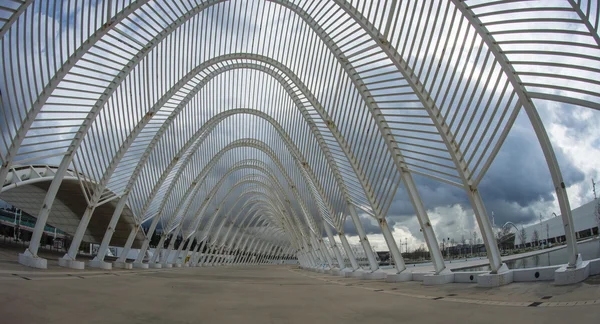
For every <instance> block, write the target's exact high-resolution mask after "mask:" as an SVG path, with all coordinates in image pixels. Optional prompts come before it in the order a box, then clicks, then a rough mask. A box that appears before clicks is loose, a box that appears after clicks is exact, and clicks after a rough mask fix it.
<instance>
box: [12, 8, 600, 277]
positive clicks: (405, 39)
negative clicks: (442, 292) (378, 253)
mask: <svg viewBox="0 0 600 324" xmlns="http://www.w3.org/2000/svg"><path fill="white" fill-rule="evenodd" d="M567 4H568V6H567ZM507 6H516V7H515V8H510V9H506V8H501V7H498V6H497V4H496V3H494V2H489V3H486V2H480V3H476V4H473V5H471V4H470V2H468V1H467V2H465V1H451V2H447V3H444V2H435V1H426V2H423V3H420V4H404V5H401V4H398V3H397V2H396V1H390V2H387V1H384V2H381V1H374V2H373V3H371V4H370V5H368V6H367V5H365V3H360V2H356V3H355V2H350V1H344V0H339V1H332V2H326V1H322V2H318V1H317V2H312V1H298V2H294V1H272V2H263V1H256V2H255V1H249V2H247V1H189V2H177V1H103V2H98V3H86V2H82V3H78V2H75V3H74V4H73V5H65V4H60V5H57V4H52V3H50V2H46V1H23V2H22V3H21V4H20V5H19V6H18V7H15V8H12V9H11V8H8V9H4V10H8V11H10V12H11V14H10V18H9V19H8V20H6V21H5V22H4V24H3V25H2V26H1V27H0V28H1V29H0V36H1V37H2V52H3V73H4V82H3V83H2V110H3V113H4V116H5V118H4V121H3V122H2V130H3V132H2V136H3V143H4V146H3V147H2V149H1V155H0V158H1V159H2V169H1V170H0V182H2V183H3V184H4V185H8V184H7V183H6V179H7V177H8V174H9V170H11V167H12V166H13V165H15V164H16V163H21V164H24V163H30V162H34V161H57V162H58V163H57V164H58V168H57V172H56V174H55V175H54V178H53V180H52V183H51V184H50V186H49V188H48V191H47V194H46V197H45V199H44V202H43V203H42V206H41V208H40V212H39V213H38V215H37V217H38V221H37V223H36V229H35V231H34V235H33V237H32V245H31V246H30V247H29V249H28V251H27V252H26V254H27V255H28V256H30V257H33V258H35V257H37V249H38V248H39V240H40V238H41V233H42V231H43V228H44V226H45V224H46V221H47V219H48V215H49V214H50V210H51V209H52V204H53V202H54V199H55V197H56V194H57V192H58V190H59V188H60V185H61V182H62V180H63V179H64V177H65V176H66V175H67V174H68V173H69V172H71V171H70V170H75V171H76V173H77V174H79V175H80V176H79V178H80V179H81V186H82V191H83V192H84V196H85V198H86V200H87V203H88V208H87V209H86V211H85V213H84V214H83V215H82V218H81V222H80V223H79V226H78V228H77V230H76V232H75V233H74V240H73V244H72V246H71V248H70V249H69V252H68V253H67V255H66V256H65V258H67V259H69V260H75V257H76V254H77V250H78V248H79V244H80V243H81V240H82V238H83V235H84V233H85V230H86V227H87V226H88V222H89V221H90V219H91V218H92V217H93V214H94V209H95V208H96V207H97V206H99V205H102V204H104V203H107V202H109V201H112V200H118V203H117V205H116V208H115V211H114V214H113V216H112V218H111V221H110V224H111V225H109V227H108V229H107V232H106V235H105V237H104V239H103V240H102V243H101V247H102V248H103V249H104V250H106V247H107V246H108V244H109V242H110V239H111V237H110V236H111V229H114V224H116V222H117V221H118V219H119V217H120V213H121V212H122V210H123V208H124V207H125V206H126V205H127V206H129V207H130V208H131V209H132V210H133V212H134V214H135V217H136V222H137V224H136V226H135V227H134V228H133V229H132V231H131V234H130V239H128V241H127V242H128V243H127V244H128V245H129V246H127V245H126V246H125V250H129V249H130V248H131V243H130V242H133V238H132V237H135V235H137V234H136V233H137V231H138V230H139V227H140V226H141V224H142V223H143V222H145V221H149V222H150V223H151V225H150V230H149V233H148V234H149V235H150V236H151V235H152V233H153V232H154V230H155V229H156V227H157V226H158V225H159V224H160V225H161V227H162V228H163V229H166V231H165V233H171V232H173V231H174V232H175V234H179V233H183V234H184V236H186V239H189V238H192V237H194V235H196V234H197V232H198V231H199V230H200V227H204V229H205V232H207V230H206V228H212V226H213V225H211V224H213V223H212V222H211V221H209V222H208V223H206V221H204V220H202V219H203V218H202V217H203V215H204V214H206V213H207V209H208V207H209V206H210V207H211V208H212V207H213V206H212V205H215V203H214V202H213V200H212V199H213V196H214V195H216V194H218V191H219V188H220V186H221V185H222V183H221V182H220V181H216V180H215V179H210V178H211V177H215V176H216V177H218V175H219V174H224V175H227V176H231V174H230V173H229V172H228V171H226V170H229V169H228V168H227V167H224V166H222V165H219V164H218V161H219V159H220V158H221V157H222V156H225V153H221V152H224V151H223V150H225V148H228V147H231V148H233V147H237V148H244V150H259V151H260V152H263V153H261V154H264V155H265V156H266V157H268V159H269V160H270V162H269V163H270V164H272V166H273V167H274V169H277V170H278V171H277V172H279V173H278V174H277V176H273V177H268V179H270V180H269V181H274V179H277V180H278V181H279V182H280V183H279V185H278V187H279V188H277V189H278V190H275V191H273V192H277V191H279V190H281V192H285V193H286V196H287V197H286V198H281V201H284V202H285V201H288V200H289V201H291V202H290V203H289V206H288V205H285V204H283V205H284V206H286V208H287V209H288V211H287V212H286V213H284V212H283V211H281V209H278V208H274V207H273V205H276V204H274V202H273V199H275V198H273V197H271V198H268V197H266V198H267V204H268V205H269V206H271V207H270V210H269V208H266V207H265V206H267V205H264V204H263V205H261V206H263V207H264V208H263V209H264V210H265V213H266V214H265V215H267V214H268V215H269V217H268V218H269V219H270V222H269V226H270V227H274V228H276V229H273V230H271V231H272V232H271V233H285V234H286V237H287V238H288V242H287V243H286V244H291V246H294V249H295V250H296V253H300V254H301V255H302V257H300V256H299V258H301V259H302V262H308V263H310V264H312V265H315V264H317V263H318V262H317V261H316V259H319V260H321V261H329V263H330V264H332V263H333V262H334V261H333V260H329V258H328V257H327V256H328V254H326V253H325V250H326V249H325V248H322V245H323V240H322V237H323V236H324V235H323V234H324V233H323V231H325V232H326V233H325V234H326V236H327V237H328V240H329V242H330V243H331V244H332V246H331V247H332V248H333V251H337V250H336V248H337V245H336V244H335V239H334V238H333V233H331V228H330V226H331V227H332V228H333V229H335V230H336V231H337V232H338V233H339V234H340V239H341V242H342V245H343V247H344V248H345V247H346V244H347V242H346V243H344V242H345V237H344V233H343V224H344V223H345V221H346V217H347V216H350V218H351V220H352V221H353V223H354V225H355V226H356V229H357V232H358V234H359V237H360V242H361V243H362V246H363V248H364V251H365V253H366V255H367V257H368V259H369V261H370V266H371V269H372V270H375V269H377V264H376V260H375V256H374V254H373V251H372V249H371V247H370V245H369V242H368V240H367V237H366V234H365V233H364V230H363V229H362V225H361V224H360V218H359V215H358V214H359V213H365V214H367V215H369V216H371V217H373V218H374V219H375V220H377V222H378V224H379V227H380V229H381V232H382V234H383V236H384V238H385V241H386V244H387V246H388V247H389V249H390V252H391V254H392V257H393V259H394V261H395V264H396V270H397V271H398V272H402V271H404V270H405V266H404V263H403V260H402V256H401V255H400V251H399V250H398V247H397V245H396V243H395V242H394V237H393V235H392V232H391V231H390V229H389V226H388V225H387V222H386V215H387V214H388V210H389V208H390V205H391V202H392V200H393V199H394V194H395V192H396V190H397V189H398V188H399V187H400V185H401V183H402V184H403V188H404V189H405V190H406V192H407V193H408V197H409V199H410V202H411V205H412V206H413V208H414V211H415V214H416V217H417V219H418V221H419V224H420V226H421V229H422V231H423V234H424V239H425V242H426V244H427V247H428V249H429V250H430V253H431V256H432V259H433V263H434V265H435V269H436V273H441V272H442V271H444V268H445V265H444V261H443V258H442V256H441V252H440V251H439V245H438V242H437V240H436V237H435V232H434V230H433V227H432V226H431V224H430V221H429V217H428V215H427V211H426V209H425V206H424V204H423V201H422V198H421V197H420V193H419V190H418V189H417V185H416V183H415V181H414V179H413V175H414V174H417V175H419V176H426V177H429V178H431V179H434V180H436V181H440V182H443V183H446V184H450V185H453V186H457V187H460V188H462V189H463V190H464V191H465V194H466V196H467V197H468V199H469V202H470V204H471V206H472V209H473V212H474V215H475V217H476V219H477V223H478V226H479V229H480V231H481V233H482V236H483V241H484V243H485V245H486V250H487V251H488V257H489V260H490V265H491V269H492V272H494V273H497V272H502V271H504V270H506V268H505V267H503V266H502V261H501V259H500V255H499V251H498V248H497V246H496V242H495V235H494V233H493V231H492V227H491V225H490V222H489V219H488V216H487V212H486V210H485V206H484V204H483V200H482V198H481V196H480V194H479V191H478V185H479V183H480V181H481V179H482V178H483V176H484V175H485V173H486V171H487V169H488V168H489V167H490V165H491V163H492V162H493V161H494V158H495V155H496V154H497V153H498V151H499V149H500V147H501V145H502V143H503V141H504V139H505V138H506V136H507V134H508V131H509V130H510V127H511V126H512V123H514V120H515V118H516V116H517V114H518V112H519V111H520V109H521V107H522V108H523V109H524V110H525V112H526V113H527V115H528V117H529V119H530V121H531V122H532V125H533V128H534V130H535V132H536V135H537V137H538V139H539V141H540V144H541V147H542V150H543V152H544V155H545V157H546V160H547V162H548V165H549V168H550V174H551V176H552V180H553V183H554V185H555V190H556V195H557V197H558V201H559V205H560V208H561V213H562V217H563V222H564V224H565V231H566V237H567V244H568V248H569V255H570V259H569V264H570V265H575V263H576V256H577V249H576V243H575V237H574V235H573V233H572V232H573V229H572V217H571V216H570V206H569V202H568V197H567V194H566V185H565V184H564V181H563V179H562V176H561V172H560V168H559V166H558V162H557V160H556V157H555V154H554V152H553V149H552V145H551V143H550V141H549V138H548V135H547V133H546V131H545V129H544V125H543V123H542V122H541V119H540V117H539V115H538V113H537V110H536V104H535V102H534V99H542V100H553V101H556V102H562V103H568V104H574V105H579V106H584V107H588V108H597V107H596V106H595V104H593V97H594V96H595V95H596V92H594V91H587V92H582V91H579V92H577V91H575V90H574V89H566V88H565V87H564V85H562V84H561V82H562V81H563V80H564V79H565V78H566V76H565V75H563V74H559V73H553V74H545V75H544V76H543V77H544V78H547V87H546V88H547V89H551V90H557V89H562V90H564V91H565V92H564V93H561V94H559V95H557V94H551V95H550V94H548V93H544V92H543V91H541V90H539V89H540V88H544V87H543V86H540V85H534V83H528V82H525V81H523V80H522V79H521V77H523V78H526V76H531V75H533V74H532V72H530V71H522V70H520V69H519V63H516V64H515V63H514V62H513V60H511V59H510V55H511V53H522V54H523V53H525V52H526V53H525V54H530V53H536V51H532V50H529V51H526V50H525V49H516V50H512V52H511V51H510V50H504V48H503V46H509V45H510V46H516V45H515V44H517V45H519V44H522V46H525V45H527V44H528V43H527V42H526V41H521V42H515V41H511V40H510V39H504V40H503V39H500V38H501V37H502V36H501V35H505V34H514V33H521V34H527V33H528V32H529V31H528V30H527V29H519V28H515V29H511V27H507V28H505V29H504V30H502V31H496V30H495V29H494V27H495V26H497V25H498V24H508V25H510V24H511V23H515V24H518V23H520V21H515V22H513V21H511V20H510V19H506V21H507V22H503V20H502V17H503V16H502V15H503V14H504V13H505V12H506V10H509V11H511V12H518V13H521V14H523V15H525V16H527V15H528V14H531V13H535V14H537V15H540V16H541V17H542V18H539V19H538V20H539V21H540V22H547V21H553V20H555V21H559V22H567V23H577V24H580V25H581V27H582V29H581V30H580V31H577V32H574V34H577V35H579V36H581V37H582V39H581V40H578V42H573V41H567V40H564V39H563V38H562V37H558V36H556V35H560V34H564V32H563V31H561V30H560V28H551V27H547V28H546V27H544V28H546V29H544V30H543V32H544V33H545V35H550V36H551V37H550V38H551V40H548V42H549V43H552V42H553V43H555V44H558V45H561V46H562V45H567V44H568V45H570V46H575V47H576V48H578V49H579V48H581V49H582V51H587V52H585V53H581V54H579V56H575V57H579V58H585V59H589V60H592V61H594V60H595V61H597V56H596V57H594V54H593V53H596V52H595V51H597V50H598V46H599V45H600V44H599V43H598V33H597V26H596V24H595V23H594V22H593V19H591V20H590V17H591V16H590V14H589V12H590V8H591V7H590V6H592V4H590V3H588V4H587V5H586V4H582V3H575V2H568V3H566V4H565V3H563V4H561V5H560V6H558V5H557V7H556V8H554V7H552V8H548V7H544V6H543V5H541V3H536V4H533V5H532V4H529V6H521V7H519V4H518V2H515V3H514V4H513V3H511V4H507ZM586 6H587V7H586ZM9 9H10V10H9ZM554 9H556V10H554ZM586 10H587V11H586ZM559 11H560V12H568V14H569V15H572V16H573V17H578V18H577V19H576V18H573V17H571V18H570V20H568V21H565V20H564V19H563V20H561V19H562V18H561V19H559V17H557V16H556V15H555V14H556V12H559ZM84 12H87V13H88V14H87V16H86V15H84V14H83V13H84ZM586 12H587V14H586ZM50 13H52V14H54V15H55V16H56V17H58V18H56V19H55V20H52V19H50V17H51V16H52V15H50ZM493 17H500V20H493V19H490V18H493ZM28 22H29V23H30V24H28ZM445 24H446V25H448V26H450V27H449V28H445V27H444V25H445ZM510 26H512V25H510ZM542 29H543V28H542ZM540 30H541V29H536V31H533V30H532V31H531V32H532V33H533V32H539V31H540ZM50 33H54V34H56V35H58V37H49V36H48V35H49V34H50ZM27 35H29V36H27ZM33 35H37V36H38V37H37V39H36V38H35V37H34V36H33ZM554 36H556V37H558V38H555V39H554V38H552V37H554ZM27 37H29V38H27ZM496 37H498V40H497V39H496ZM21 39H24V40H25V41H21ZM538 42H539V41H538ZM117 44H118V45H117ZM307 52H308V53H307ZM546 54H548V55H563V56H564V57H574V56H572V55H569V54H568V53H566V52H565V53H546ZM565 62H566V61H565ZM543 64H546V65H548V63H547V62H546V63H544V62H540V66H542V65H543ZM562 67H568V68H570V69H580V70H582V71H583V70H586V71H587V72H590V73H592V74H586V76H585V77H580V78H579V79H578V80H577V81H578V82H582V83H586V84H590V85H594V84H595V83H594V82H593V80H594V75H593V73H596V71H595V70H593V68H592V70H590V68H586V67H584V66H578V65H577V64H573V63H570V62H569V63H563V65H562ZM9 80H10V82H9ZM533 88H535V89H536V90H535V91H534V90H533ZM573 92H577V95H575V96H574V95H573ZM582 96H583V97H582ZM246 115H247V116H251V117H247V118H246V119H245V120H242V117H240V116H246ZM230 118H233V119H235V118H237V119H236V121H235V122H232V123H231V125H229V126H228V127H229V128H227V127H225V126H222V125H225V124H226V123H227V120H229V119H230ZM233 119H231V120H233ZM255 122H257V123H258V124H256V125H262V124H261V123H266V124H265V125H267V124H268V126H265V125H263V126H258V127H257V131H255V132H254V133H252V132H247V133H248V134H250V135H251V136H254V137H257V138H245V137H243V136H242V134H244V132H243V131H240V130H238V131H232V127H233V128H236V127H238V128H239V127H254V126H255V124H254V123H255ZM260 127H262V128H260ZM267 127H268V128H267ZM219 132H221V133H219ZM228 132H231V133H230V134H228ZM217 134H218V135H217ZM275 134H276V135H277V136H276V137H272V136H271V135H275ZM231 135H234V136H231ZM229 136H230V137H232V139H231V140H228V139H227V138H228V137H229ZM235 136H238V138H236V137H235ZM274 138H279V140H278V141H276V140H274ZM248 152H249V151H245V152H242V153H239V155H240V156H244V155H247V154H249V153H248ZM236 158H239V157H234V156H231V157H229V162H232V163H237V162H239V161H236ZM261 158H264V157H261ZM239 160H240V161H241V160H242V159H239ZM258 160H260V159H258ZM213 161H215V162H213ZM218 166H219V167H221V168H220V169H219V168H218ZM233 169H235V170H237V167H236V168H233ZM233 169H231V170H233ZM246 169H252V168H250V167H249V166H246V165H244V167H242V168H241V169H240V171H243V170H246ZM265 170H267V169H266V168H265V167H262V168H261V170H260V172H261V173H264V171H265ZM221 179H222V181H224V182H227V184H226V186H229V187H231V188H233V187H234V185H233V183H230V181H227V179H225V176H223V177H222V178H221ZM261 183H262V182H261ZM254 184H255V185H258V183H254ZM275 187H277V186H275ZM236 188H237V187H236ZM221 194H222V193H221ZM226 196H228V195H226ZM269 196H270V195H269ZM224 199H225V198H224ZM223 201H225V200H223ZM223 201H222V202H221V203H224V202H223ZM211 204H212V205H211ZM261 208H262V207H261ZM267 210H268V212H267ZM216 211H218V209H217V210H215V215H216V214H217V213H216ZM150 219H151V220H150ZM209 225H210V226H209ZM273 231H275V232H273ZM217 232H218V233H220V231H219V230H217ZM205 234H208V233H205ZM218 235H219V234H216V236H218ZM165 237H166V235H164V234H163V236H162V237H161V240H162V242H164V239H165ZM213 237H214V236H213ZM342 237H343V239H342ZM194 238H195V237H194ZM216 241H219V239H218V238H217V239H216ZM148 243H149V241H148V239H146V241H145V242H144V244H143V245H142V249H141V250H142V251H145V249H147V248H148ZM279 244H283V243H281V242H279ZM188 245H189V244H188ZM102 248H101V250H102ZM344 250H345V252H346V253H347V254H348V253H349V250H348V249H346V248H345V249H344ZM317 251H318V252H317ZM179 252H181V251H179ZM179 252H178V253H179ZM338 252H339V251H338ZM103 253H105V251H104V252H103ZM315 253H316V254H315ZM318 254H321V256H320V257H319V256H318ZM335 254H336V258H337V259H338V260H337V263H338V264H339V263H340V258H339V257H337V255H338V253H337V252H336V253H335ZM143 255H144V253H140V255H139V257H138V260H136V261H137V262H138V263H139V262H141V258H143ZM102 257H103V256H102ZM329 257H330V256H329ZM100 259H102V258H100ZM153 261H156V259H155V260H153ZM351 263H352V266H353V267H354V263H353V262H351Z"/></svg>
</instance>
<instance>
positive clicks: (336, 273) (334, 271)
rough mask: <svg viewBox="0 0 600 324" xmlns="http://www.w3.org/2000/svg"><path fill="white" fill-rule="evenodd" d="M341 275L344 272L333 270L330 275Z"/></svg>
mask: <svg viewBox="0 0 600 324" xmlns="http://www.w3.org/2000/svg"><path fill="white" fill-rule="evenodd" d="M340 273H342V270H340V269H331V271H330V273H329V274H330V275H332V276H339V275H340Z"/></svg>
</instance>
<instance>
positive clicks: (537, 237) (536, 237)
mask: <svg viewBox="0 0 600 324" xmlns="http://www.w3.org/2000/svg"><path fill="white" fill-rule="evenodd" d="M532 241H533V242H535V244H536V245H539V243H540V233H538V230H534V231H533V237H532Z"/></svg>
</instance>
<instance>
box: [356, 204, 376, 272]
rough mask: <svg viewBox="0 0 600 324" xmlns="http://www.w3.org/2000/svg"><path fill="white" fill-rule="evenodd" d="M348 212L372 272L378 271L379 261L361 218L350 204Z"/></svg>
mask: <svg viewBox="0 0 600 324" xmlns="http://www.w3.org/2000/svg"><path fill="white" fill-rule="evenodd" d="M348 210H349V211H350V217H351V218H352V222H353V223H354V226H355V227H356V232H357V233H358V237H359V239H360V243H361V244H362V247H363V249H364V250H365V254H366V255H367V259H369V265H370V268H371V272H374V271H377V270H378V269H379V264H377V259H376V258H375V254H374V253H373V249H372V248H371V244H370V243H369V240H368V239H367V234H366V233H365V229H364V227H363V225H362V223H361V222H360V217H358V214H357V213H356V209H355V208H354V205H351V204H348Z"/></svg>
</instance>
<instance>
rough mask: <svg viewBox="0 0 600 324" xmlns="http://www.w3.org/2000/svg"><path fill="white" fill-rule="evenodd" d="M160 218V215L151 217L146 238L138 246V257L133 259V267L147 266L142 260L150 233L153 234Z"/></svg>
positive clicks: (146, 249) (148, 243)
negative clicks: (139, 246) (140, 245)
mask: <svg viewBox="0 0 600 324" xmlns="http://www.w3.org/2000/svg"><path fill="white" fill-rule="evenodd" d="M159 220H160V215H155V216H154V218H153V219H152V223H151V224H150V228H149V229H148V233H146V239H145V240H144V242H143V243H142V247H141V248H140V253H139V254H138V257H137V258H136V259H135V261H134V262H133V267H134V268H147V267H148V266H147V265H146V266H144V265H142V264H143V262H142V261H143V260H144V256H145V254H146V251H148V246H150V239H152V235H154V231H155V230H156V226H157V225H158V221H159Z"/></svg>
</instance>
